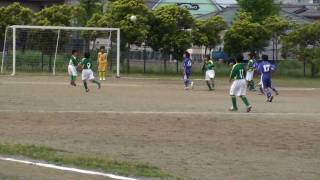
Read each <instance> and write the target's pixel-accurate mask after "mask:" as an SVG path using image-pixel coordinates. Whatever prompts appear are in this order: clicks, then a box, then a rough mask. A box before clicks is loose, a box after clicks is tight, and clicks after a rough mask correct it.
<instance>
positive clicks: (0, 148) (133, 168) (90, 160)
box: [0, 144, 176, 179]
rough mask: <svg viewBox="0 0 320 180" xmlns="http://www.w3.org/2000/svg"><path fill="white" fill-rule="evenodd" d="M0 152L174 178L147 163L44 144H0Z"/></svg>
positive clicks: (143, 175) (121, 173) (61, 162)
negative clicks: (74, 151)
mask: <svg viewBox="0 0 320 180" xmlns="http://www.w3.org/2000/svg"><path fill="white" fill-rule="evenodd" d="M0 154H3V155H10V156H22V157H25V158H31V159H34V160H42V161H47V162H49V163H54V164H61V165H62V164H63V165H71V166H76V167H80V168H84V169H95V170H100V171H104V172H109V173H114V174H118V175H123V176H134V177H154V178H160V179H176V178H174V177H173V176H172V175H170V174H168V173H166V172H164V171H162V170H161V169H159V168H157V167H154V166H150V165H148V164H135V163H130V162H121V161H117V160H113V159H110V158H108V157H103V158H101V157H96V156H89V155H75V154H72V153H70V152H65V151H61V150H57V149H53V148H49V147H44V146H35V145H21V144H14V145H12V144H0Z"/></svg>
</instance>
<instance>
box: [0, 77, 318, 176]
mask: <svg viewBox="0 0 320 180" xmlns="http://www.w3.org/2000/svg"><path fill="white" fill-rule="evenodd" d="M67 81H68V78H67V77H62V76H61V77H45V76H43V77H40V76H32V77H23V76H17V77H5V76H0V142H9V143H21V144H36V145H45V146H49V147H54V148H58V149H62V150H66V151H71V152H75V153H89V154H94V155H101V156H104V155H108V156H111V157H114V158H116V159H120V160H125V161H132V162H143V163H149V164H151V165H154V166H157V167H159V168H161V169H163V170H165V171H167V172H169V173H171V174H173V175H176V176H178V177H182V178H184V179H199V180H215V179H224V180H225V179H240V180H242V179H243V180H248V179H268V180H270V179H297V180H298V179H299V180H300V179H308V180H313V179H314V180H317V179H320V141H319V137H320V118H319V115H320V111H319V109H320V89H317V88H301V87H297V88H292V87H291V88H286V87H281V85H279V90H280V95H279V96H277V97H275V100H274V102H273V103H272V104H268V103H266V102H265V97H264V96H260V95H257V94H256V93H249V94H248V98H249V100H250V101H251V103H252V105H253V107H254V108H253V112H252V113H250V114H247V113H244V111H245V108H244V106H243V105H242V102H241V101H238V103H239V106H240V111H239V112H238V113H230V112H228V108H229V107H230V105H231V103H230V99H229V96H228V84H227V83H226V81H225V80H218V81H217V90H216V91H214V92H209V91H207V89H206V87H205V86H204V83H203V82H202V81H197V82H196V87H195V89H194V90H192V91H185V90H184V89H183V86H182V82H181V81H179V80H157V79H150V80H146V79H129V78H121V79H111V78H110V79H108V80H107V81H106V82H104V83H103V87H102V89H100V90H98V89H97V88H96V87H95V86H94V85H90V89H91V91H90V92H89V93H85V92H84V89H83V87H82V85H81V83H80V81H79V82H78V83H79V84H78V86H77V87H71V86H69V85H68V82H67ZM5 164H6V163H4V162H0V167H1V166H3V165H5ZM3 173H4V172H3V168H0V175H1V174H3ZM35 176H36V174H35ZM57 179H59V178H57ZM60 179H63V178H60Z"/></svg>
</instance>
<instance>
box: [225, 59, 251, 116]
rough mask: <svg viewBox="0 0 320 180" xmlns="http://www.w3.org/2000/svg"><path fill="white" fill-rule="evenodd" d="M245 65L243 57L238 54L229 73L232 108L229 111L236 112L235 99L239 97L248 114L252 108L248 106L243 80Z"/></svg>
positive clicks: (245, 86) (244, 81)
mask: <svg viewBox="0 0 320 180" xmlns="http://www.w3.org/2000/svg"><path fill="white" fill-rule="evenodd" d="M245 73H246V71H245V65H244V64H243V55H242V54H239V55H238V56H237V58H236V64H235V65H233V67H232V70H231V73H230V80H229V81H230V83H232V85H231V88H230V96H231V100H232V107H231V108H230V111H238V106H237V98H236V96H238V97H240V98H241V99H242V101H243V103H244V104H245V105H246V107H247V112H250V111H251V109H252V106H251V105H250V103H249V101H248V99H247V97H246V91H247V85H246V80H245Z"/></svg>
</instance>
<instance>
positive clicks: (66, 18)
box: [35, 5, 85, 26]
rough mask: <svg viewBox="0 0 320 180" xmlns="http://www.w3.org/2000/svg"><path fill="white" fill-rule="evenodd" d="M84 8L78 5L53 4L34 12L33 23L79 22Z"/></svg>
mask: <svg viewBox="0 0 320 180" xmlns="http://www.w3.org/2000/svg"><path fill="white" fill-rule="evenodd" d="M84 14H85V10H84V9H83V8H82V7H79V6H68V5H54V6H51V7H48V8H44V9H42V10H41V11H40V12H38V13H36V21H35V23H36V24H37V25H40V26H71V25H73V26H74V25H78V24H81V22H82V21H83V19H82V18H83V17H84Z"/></svg>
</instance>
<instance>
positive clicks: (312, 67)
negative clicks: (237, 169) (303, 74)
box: [311, 63, 317, 78]
mask: <svg viewBox="0 0 320 180" xmlns="http://www.w3.org/2000/svg"><path fill="white" fill-rule="evenodd" d="M316 73H317V70H316V65H315V64H314V63H311V77H313V78H314V77H315V76H316Z"/></svg>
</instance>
